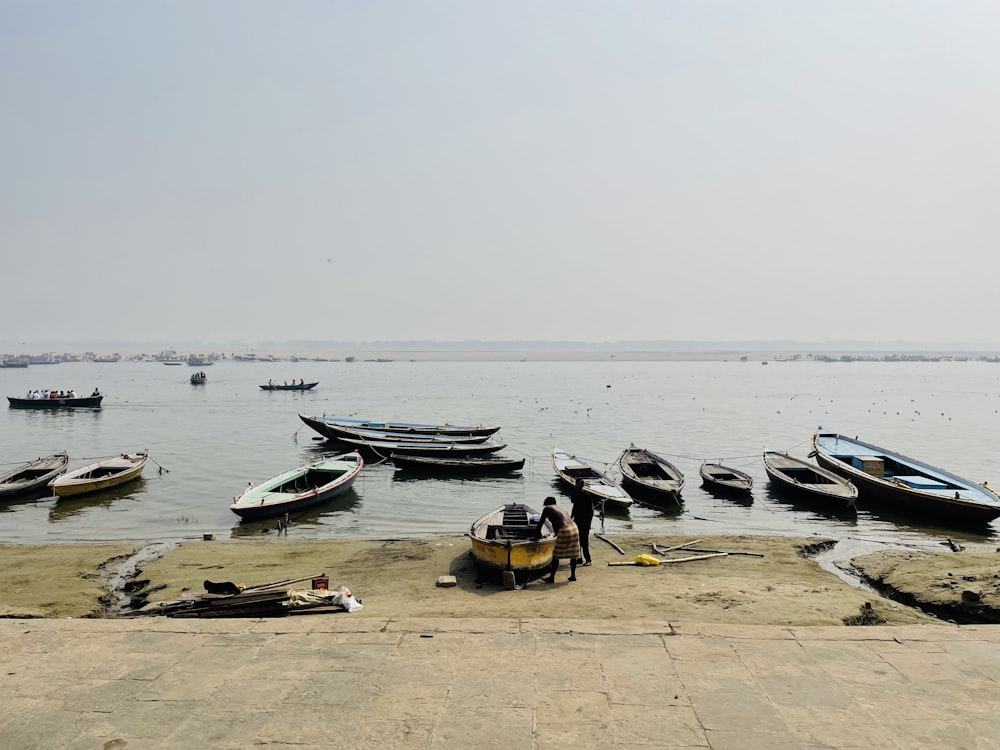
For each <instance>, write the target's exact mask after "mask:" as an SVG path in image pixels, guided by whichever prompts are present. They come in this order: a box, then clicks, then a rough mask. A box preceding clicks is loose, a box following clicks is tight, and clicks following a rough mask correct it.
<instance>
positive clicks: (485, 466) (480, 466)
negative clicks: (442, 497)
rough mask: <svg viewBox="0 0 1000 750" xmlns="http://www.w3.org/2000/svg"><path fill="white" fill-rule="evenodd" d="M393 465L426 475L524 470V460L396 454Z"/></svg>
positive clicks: (482, 473) (484, 474) (488, 474)
mask: <svg viewBox="0 0 1000 750" xmlns="http://www.w3.org/2000/svg"><path fill="white" fill-rule="evenodd" d="M392 463H393V464H394V465H395V467H396V468H397V469H401V470H403V471H419V472H421V473H426V474H448V475H475V476H490V475H494V474H510V473H512V472H515V471H520V470H521V469H523V468H524V459H523V458H493V457H490V456H478V457H477V456H473V457H469V458H434V457H433V456H403V455H400V454H398V453H397V454H394V455H393V457H392Z"/></svg>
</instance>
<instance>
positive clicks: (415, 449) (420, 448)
mask: <svg viewBox="0 0 1000 750" xmlns="http://www.w3.org/2000/svg"><path fill="white" fill-rule="evenodd" d="M337 442H338V443H341V444H342V445H346V446H350V447H351V448H354V449H356V450H360V451H362V452H367V453H369V454H372V455H375V456H377V457H379V458H390V457H393V456H397V455H403V456H439V457H440V456H450V457H452V458H454V457H462V458H467V457H468V456H486V455H489V454H490V453H496V452H497V451H500V450H503V449H504V448H506V447H507V444H506V443H426V442H425V443H419V442H417V443H414V442H409V441H405V440H362V439H360V438H337Z"/></svg>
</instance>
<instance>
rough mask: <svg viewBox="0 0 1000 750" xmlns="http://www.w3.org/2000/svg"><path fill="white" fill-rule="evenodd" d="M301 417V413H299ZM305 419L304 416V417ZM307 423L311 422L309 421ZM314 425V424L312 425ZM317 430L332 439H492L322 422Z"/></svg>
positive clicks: (475, 441)
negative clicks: (405, 432)
mask: <svg viewBox="0 0 1000 750" xmlns="http://www.w3.org/2000/svg"><path fill="white" fill-rule="evenodd" d="M299 416H300V417H301V415H299ZM302 418H303V419H305V418H304V417H302ZM306 424H309V422H308V421H307V422H306ZM310 426H312V425H310ZM313 429H316V430H317V431H320V430H322V432H321V434H322V435H324V437H327V438H328V439H330V440H340V439H342V438H348V439H353V440H376V441H377V440H381V441H389V442H399V441H403V442H407V443H440V444H444V443H485V442H486V441H487V440H489V439H490V436H489V435H441V434H436V433H419V432H418V433H413V434H402V433H396V432H384V431H381V430H371V429H366V430H359V429H354V428H351V427H343V426H341V425H336V424H331V423H329V422H321V423H319V425H318V426H313Z"/></svg>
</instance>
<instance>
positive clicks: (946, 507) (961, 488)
mask: <svg viewBox="0 0 1000 750" xmlns="http://www.w3.org/2000/svg"><path fill="white" fill-rule="evenodd" d="M813 455H815V457H816V461H817V462H818V463H819V464H820V466H824V467H826V468H827V469H829V470H831V471H834V472H836V473H837V474H840V475H841V476H843V477H846V478H848V479H850V480H851V482H852V483H854V484H855V485H856V486H857V488H858V492H859V495H858V500H859V503H860V504H861V506H862V507H864V506H865V505H871V506H873V507H874V506H880V505H881V506H886V507H889V508H891V509H893V510H896V511H898V512H900V513H902V514H908V515H920V516H924V517H927V518H929V519H932V520H934V521H936V522H938V523H940V524H942V525H945V526H955V525H962V526H967V525H974V524H975V525H980V524H987V523H989V522H990V521H992V520H993V519H994V518H997V517H1000V496H998V495H997V493H996V492H994V491H993V490H992V489H991V488H990V487H989V486H987V484H986V482H983V483H982V484H976V483H975V482H973V481H970V480H968V479H964V478H962V477H960V476H958V475H957V474H952V473H951V472H949V471H945V470H944V469H938V468H936V467H934V466H931V465H930V464H927V463H924V462H923V461H918V460H916V459H913V458H909V457H907V456H904V455H902V454H901V453H896V452H894V451H889V450H886V449H885V448H880V447H879V446H877V445H873V444H871V443H865V442H862V441H861V440H858V439H857V438H851V437H847V436H846V435H840V434H838V433H835V432H827V431H825V430H823V429H822V428H820V429H818V430H817V431H816V433H815V434H814V435H813Z"/></svg>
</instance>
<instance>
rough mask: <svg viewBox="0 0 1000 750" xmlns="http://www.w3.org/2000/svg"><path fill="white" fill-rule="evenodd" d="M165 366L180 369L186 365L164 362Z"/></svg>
mask: <svg viewBox="0 0 1000 750" xmlns="http://www.w3.org/2000/svg"><path fill="white" fill-rule="evenodd" d="M163 364H165V365H166V366H167V367H180V366H181V365H183V364H184V363H183V362H164V363H163Z"/></svg>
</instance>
